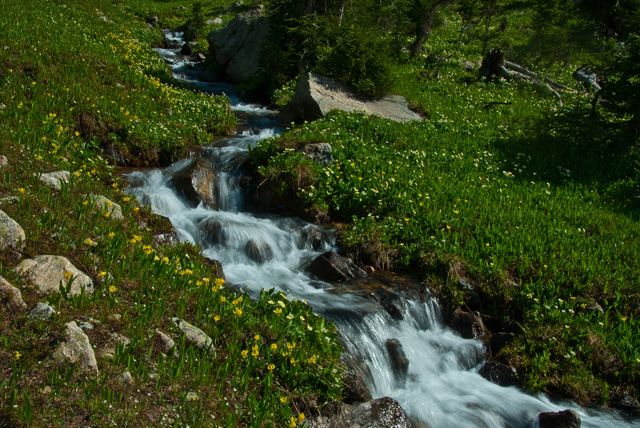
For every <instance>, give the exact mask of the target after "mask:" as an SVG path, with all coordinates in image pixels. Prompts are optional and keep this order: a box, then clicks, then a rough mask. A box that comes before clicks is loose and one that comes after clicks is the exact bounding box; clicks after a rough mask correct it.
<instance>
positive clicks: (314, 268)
mask: <svg viewBox="0 0 640 428" xmlns="http://www.w3.org/2000/svg"><path fill="white" fill-rule="evenodd" d="M309 272H311V273H312V274H314V275H316V276H317V277H318V278H320V279H322V280H323V281H347V280H350V279H357V278H364V277H365V276H367V273H366V272H365V271H364V270H363V269H361V268H359V267H358V266H356V265H355V264H354V263H353V262H352V261H351V260H349V259H345V258H344V257H342V256H339V255H338V254H336V253H335V252H333V251H327V252H326V253H324V254H321V255H319V256H318V257H317V258H316V259H315V260H314V261H313V263H311V265H310V266H309Z"/></svg>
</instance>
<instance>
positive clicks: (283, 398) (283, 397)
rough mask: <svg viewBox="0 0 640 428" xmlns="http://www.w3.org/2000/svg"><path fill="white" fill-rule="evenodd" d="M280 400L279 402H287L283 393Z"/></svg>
mask: <svg viewBox="0 0 640 428" xmlns="http://www.w3.org/2000/svg"><path fill="white" fill-rule="evenodd" d="M280 402H281V403H286V402H287V397H285V396H284V395H283V396H282V397H280Z"/></svg>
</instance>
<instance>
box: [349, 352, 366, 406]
mask: <svg viewBox="0 0 640 428" xmlns="http://www.w3.org/2000/svg"><path fill="white" fill-rule="evenodd" d="M343 358H344V362H345V366H346V368H345V371H344V373H343V375H342V378H343V380H344V390H343V392H342V395H343V398H342V401H343V402H344V403H346V404H358V403H363V402H365V401H370V400H372V399H373V397H372V396H371V391H369V388H368V386H367V381H366V380H365V378H366V377H369V378H371V370H370V369H369V366H368V365H367V363H365V362H362V361H360V360H358V359H356V358H353V357H349V356H346V355H343Z"/></svg>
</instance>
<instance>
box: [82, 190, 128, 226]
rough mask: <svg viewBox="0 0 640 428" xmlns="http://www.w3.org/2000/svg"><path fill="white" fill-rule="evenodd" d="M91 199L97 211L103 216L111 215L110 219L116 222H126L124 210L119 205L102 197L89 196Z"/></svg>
mask: <svg viewBox="0 0 640 428" xmlns="http://www.w3.org/2000/svg"><path fill="white" fill-rule="evenodd" d="M88 197H89V199H90V200H91V201H92V202H93V203H94V205H95V207H96V209H97V210H99V211H100V212H102V213H103V214H105V215H106V214H107V213H109V217H111V218H112V219H115V220H124V216H123V215H122V208H121V207H120V205H119V204H117V203H115V202H113V201H112V200H111V199H108V198H105V197H104V196H102V195H88Z"/></svg>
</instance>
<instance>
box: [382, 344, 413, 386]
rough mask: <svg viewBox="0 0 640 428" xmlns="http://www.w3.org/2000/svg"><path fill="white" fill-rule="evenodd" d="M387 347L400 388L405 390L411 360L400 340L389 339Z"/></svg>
mask: <svg viewBox="0 0 640 428" xmlns="http://www.w3.org/2000/svg"><path fill="white" fill-rule="evenodd" d="M384 345H385V347H386V348H387V352H388V353H389V358H390V359H391V367H392V368H393V373H394V375H395V377H396V381H397V383H398V385H399V387H400V388H404V385H405V383H406V381H407V373H408V372H409V359H408V358H407V355H406V354H405V353H404V350H403V349H402V344H401V343H400V341H399V340H398V339H388V340H387V341H386V342H385V344H384Z"/></svg>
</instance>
